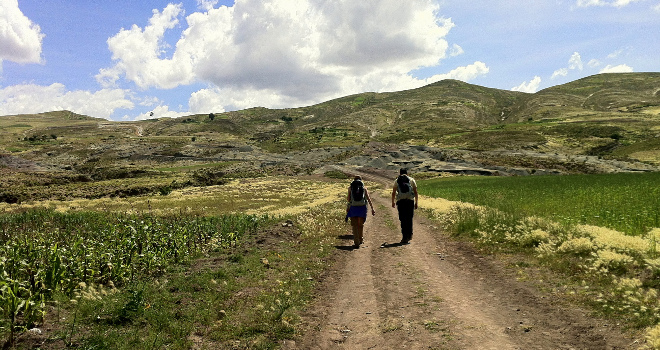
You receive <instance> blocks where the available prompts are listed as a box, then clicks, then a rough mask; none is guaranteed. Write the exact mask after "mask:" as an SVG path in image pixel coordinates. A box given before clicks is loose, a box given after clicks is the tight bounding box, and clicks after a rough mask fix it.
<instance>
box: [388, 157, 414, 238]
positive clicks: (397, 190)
mask: <svg viewBox="0 0 660 350" xmlns="http://www.w3.org/2000/svg"><path fill="white" fill-rule="evenodd" d="M418 201H419V197H418V195H417V183H416V182H415V179H413V178H412V177H410V176H408V170H407V169H405V168H402V169H401V170H400V171H399V176H398V177H397V178H396V181H395V182H394V187H393V188H392V208H397V210H398V212H399V221H400V222H401V236H402V238H401V244H409V243H410V240H411V239H412V236H413V216H414V215H415V209H417V203H418Z"/></svg>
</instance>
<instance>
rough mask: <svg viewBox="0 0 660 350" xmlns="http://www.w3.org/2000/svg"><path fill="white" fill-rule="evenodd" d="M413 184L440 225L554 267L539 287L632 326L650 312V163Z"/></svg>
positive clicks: (658, 270) (655, 194)
mask: <svg viewBox="0 0 660 350" xmlns="http://www.w3.org/2000/svg"><path fill="white" fill-rule="evenodd" d="M418 184H419V189H420V192H421V193H422V194H423V195H425V196H428V197H423V198H422V200H423V201H422V202H421V203H420V206H422V207H426V208H427V210H429V212H430V213H432V215H433V216H434V217H435V218H436V219H438V220H439V222H440V223H441V224H442V225H443V227H444V229H445V230H446V231H447V232H448V233H449V234H451V235H453V236H463V237H467V238H469V239H470V240H472V241H473V242H475V243H476V244H477V245H478V246H479V247H481V248H482V249H485V250H486V251H490V252H500V253H504V254H506V255H508V254H511V253H513V254H515V255H516V256H517V258H516V259H523V260H518V261H516V262H514V263H513V264H514V265H515V266H530V265H535V264H539V265H542V266H547V267H549V268H550V269H552V270H554V271H557V272H559V273H560V274H562V275H563V276H564V280H562V282H561V284H559V286H557V285H554V286H553V285H550V286H549V287H548V288H551V289H552V290H554V291H556V292H559V293H562V294H565V295H566V296H567V297H569V298H571V299H578V300H580V301H581V302H583V303H586V304H590V305H592V306H593V307H594V309H595V310H597V311H598V312H599V313H601V314H603V315H606V316H607V317H613V318H617V319H618V318H625V319H627V320H628V321H629V322H631V323H632V324H635V325H637V326H652V325H656V324H657V323H658V321H660V300H659V299H658V288H660V282H659V281H660V254H659V253H658V252H659V250H658V248H659V247H658V242H659V241H660V228H658V227H659V226H660V218H659V213H660V190H659V189H658V184H660V173H641V174H602V175H575V176H572V175H571V176H528V177H454V178H444V179H443V178H439V179H429V180H420V181H419V182H418ZM433 197H435V198H433ZM440 198H444V199H440ZM424 201H425V202H424ZM521 256H525V258H521Z"/></svg>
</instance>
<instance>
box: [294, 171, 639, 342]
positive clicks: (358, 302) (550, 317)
mask: <svg viewBox="0 0 660 350" xmlns="http://www.w3.org/2000/svg"><path fill="white" fill-rule="evenodd" d="M367 176H368V175H367ZM363 177H365V176H363ZM372 179H373V177H372ZM376 180H379V181H380V182H383V183H385V184H386V185H389V182H390V180H385V179H382V178H376ZM372 192H374V193H372V200H374V203H375V205H376V217H371V216H370V217H369V218H368V220H367V223H366V225H365V235H364V236H365V244H364V245H363V246H362V248H360V249H355V250H352V249H350V246H351V245H352V236H350V226H348V225H347V227H346V232H347V236H344V237H340V238H342V239H343V240H342V241H341V243H340V244H339V245H338V247H337V249H338V255H339V257H338V259H339V260H338V263H337V265H336V267H335V269H333V271H330V272H329V275H328V276H327V278H326V279H325V280H324V281H323V282H322V288H321V290H320V291H319V296H318V298H317V300H316V302H315V303H314V304H313V305H312V306H311V308H310V310H309V312H308V314H307V315H305V316H304V320H303V322H304V323H305V326H304V328H305V330H306V331H305V333H304V335H303V336H302V338H301V339H298V341H297V342H296V343H295V344H292V342H288V343H286V344H285V345H284V348H285V349H525V350H526V349H633V348H634V347H633V346H632V340H631V339H628V338H626V337H625V336H624V335H623V334H622V333H621V332H619V331H618V329H616V327H613V326H611V325H608V324H607V323H606V322H603V321H599V320H596V319H592V318H590V317H588V316H587V313H586V312H585V311H581V310H580V309H577V308H572V307H569V306H566V305H565V304H563V303H562V302H560V301H559V300H555V299H554V298H553V297H552V296H544V295H540V294H539V292H538V291H536V289H535V288H534V287H530V286H528V285H526V284H524V283H522V282H520V281H517V280H516V278H515V276H514V275H513V272H512V271H510V270H508V269H505V268H504V267H502V266H500V264H499V263H498V262H497V261H496V260H494V259H492V258H490V257H484V256H481V255H480V254H478V253H477V252H476V251H475V250H473V249H472V248H471V247H470V246H469V245H467V244H465V243H461V242H459V241H455V240H452V239H449V238H447V237H446V236H444V235H443V234H442V232H440V231H439V229H437V228H436V227H434V226H433V225H432V223H431V222H430V221H428V220H427V219H426V218H424V217H423V216H422V215H420V213H419V212H417V213H416V216H415V222H414V225H415V226H414V227H415V229H414V237H413V240H412V242H411V244H410V245H404V246H400V245H398V244H391V243H393V242H399V240H400V239H401V234H400V231H399V223H398V217H397V213H396V209H393V208H391V207H390V200H389V198H384V197H382V196H380V195H378V194H377V193H375V192H376V191H372ZM420 205H421V206H423V203H421V204H420ZM383 242H389V243H390V244H385V245H384V246H382V243H383Z"/></svg>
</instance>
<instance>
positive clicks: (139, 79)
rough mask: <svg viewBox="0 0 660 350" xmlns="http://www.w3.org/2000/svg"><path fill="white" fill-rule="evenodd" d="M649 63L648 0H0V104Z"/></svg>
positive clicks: (583, 70) (316, 91)
mask: <svg viewBox="0 0 660 350" xmlns="http://www.w3.org/2000/svg"><path fill="white" fill-rule="evenodd" d="M657 71H660V0H538V1H529V0H507V1H492V0H476V1H463V0H407V1H401V0H361V1H359V2H356V1H354V0H335V1H327V0H271V1H267V0H236V1H226V0H185V1H172V2H168V1H155V0H142V1H133V0H0V116H2V115H15V114H26V113H40V112H46V111H52V110H62V109H68V110H72V111H74V112H77V113H81V114H86V115H90V116H93V117H99V118H105V119H111V120H137V119H145V118H148V117H149V116H150V114H151V113H152V112H153V114H154V116H155V117H178V116H183V115H188V114H192V113H210V112H215V113H218V112H223V111H228V110H236V109H244V108H249V107H255V106H263V107H269V108H287V107H298V106H305V105H310V104H314V103H319V102H322V101H325V100H328V99H331V98H336V97H340V96H345V95H349V94H354V93H360V92H366V91H376V92H384V91H399V90H405V89H410V88H416V87H420V86H423V85H426V84H429V83H432V82H435V81H438V80H441V79H447V78H451V79H459V80H463V81H466V82H469V83H472V84H477V85H482V86H487V87H492V88H499V89H506V90H518V91H525V92H535V91H538V90H540V89H543V88H547V87H550V86H554V85H558V84H563V83H566V82H569V81H573V80H576V79H579V78H582V77H585V76H589V75H593V74H598V73H616V72H657Z"/></svg>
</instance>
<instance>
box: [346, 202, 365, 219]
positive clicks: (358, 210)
mask: <svg viewBox="0 0 660 350" xmlns="http://www.w3.org/2000/svg"><path fill="white" fill-rule="evenodd" d="M348 217H349V218H353V217H360V218H364V219H365V220H366V219H367V206H366V205H351V207H350V208H349V209H348Z"/></svg>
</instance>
